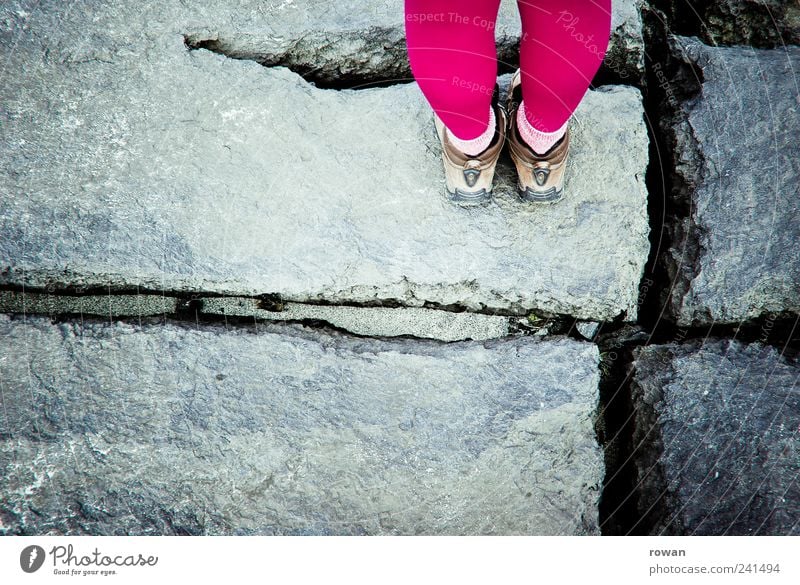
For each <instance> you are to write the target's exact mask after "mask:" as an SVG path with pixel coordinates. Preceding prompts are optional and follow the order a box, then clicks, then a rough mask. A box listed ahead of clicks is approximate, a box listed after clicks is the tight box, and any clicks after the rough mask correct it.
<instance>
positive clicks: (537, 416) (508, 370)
mask: <svg viewBox="0 0 800 585" xmlns="http://www.w3.org/2000/svg"><path fill="white" fill-rule="evenodd" d="M597 365H598V352H597V348H596V347H595V346H594V345H592V344H589V343H582V342H577V341H574V340H570V339H566V338H557V339H551V340H548V341H538V342H537V341H534V340H532V338H530V337H518V338H514V339H511V340H505V341H495V342H483V343H478V342H461V343H451V344H443V343H438V342H423V341H408V340H404V341H399V340H394V341H378V340H374V339H373V340H363V339H358V338H350V337H346V336H341V335H338V334H325V333H322V332H320V331H316V332H309V331H307V330H305V329H303V328H302V327H299V326H292V327H279V326H276V325H268V326H263V327H259V328H258V331H253V330H246V329H236V328H233V329H229V330H226V328H224V327H223V326H220V327H218V328H212V327H194V326H192V327H181V326H178V325H170V324H168V325H164V326H155V327H154V326H149V325H144V326H143V327H138V326H132V325H127V324H123V323H115V324H108V323H106V324H89V323H87V324H85V325H84V326H80V325H77V324H60V325H51V324H50V322H49V320H47V319H42V318H30V317H29V318H28V319H27V320H23V319H22V318H17V319H10V318H9V317H7V316H0V380H2V394H0V398H2V407H1V408H0V411H2V412H3V413H4V414H3V416H0V493H2V494H3V497H2V498H1V499H0V533H3V534H181V533H188V534H597V533H599V529H598V516H597V505H598V498H599V493H600V492H599V489H600V484H601V482H602V478H603V456H602V452H601V450H600V448H599V446H598V445H597V443H596V439H595V434H594V429H593V417H594V412H595V408H596V406H597V399H598V390H597V384H598V370H597Z"/></svg>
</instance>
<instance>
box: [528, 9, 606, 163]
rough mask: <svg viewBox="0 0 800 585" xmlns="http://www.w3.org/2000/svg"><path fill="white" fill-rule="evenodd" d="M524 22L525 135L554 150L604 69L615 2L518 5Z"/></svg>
mask: <svg viewBox="0 0 800 585" xmlns="http://www.w3.org/2000/svg"><path fill="white" fill-rule="evenodd" d="M517 4H518V7H519V11H520V18H521V20H522V38H521V41H520V68H521V70H522V80H521V82H522V97H523V101H522V104H521V105H520V107H519V109H518V111H517V115H518V118H517V124H518V126H519V131H520V135H521V136H522V137H523V139H524V140H525V141H526V142H527V143H528V144H530V145H531V147H532V148H533V149H534V150H535V151H536V152H538V153H540V154H541V153H544V152H545V151H547V150H548V149H549V148H550V147H552V146H553V145H554V144H555V143H556V142H558V140H559V139H561V138H562V137H563V135H564V134H565V132H566V126H567V122H568V120H569V118H570V116H571V115H572V114H573V112H574V111H575V109H576V108H577V107H578V104H579V103H580V102H581V100H582V99H583V97H584V95H585V94H586V91H587V90H588V89H589V85H590V84H591V81H592V78H593V77H594V75H595V73H597V70H598V69H599V68H600V65H601V63H602V62H603V58H604V56H605V53H606V50H607V48H608V41H609V37H610V34H611V0H518V2H517Z"/></svg>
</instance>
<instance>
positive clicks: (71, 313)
mask: <svg viewBox="0 0 800 585" xmlns="http://www.w3.org/2000/svg"><path fill="white" fill-rule="evenodd" d="M0 313H18V314H22V315H25V314H40V315H50V316H52V317H54V318H56V319H70V318H78V317H79V318H81V319H83V317H84V316H87V317H88V316H93V317H97V316H100V317H103V318H106V319H131V318H132V319H136V318H142V317H148V316H162V317H165V318H176V317H177V318H181V317H183V318H187V317H188V318H190V319H192V320H197V319H200V318H202V319H204V320H206V319H208V318H215V317H216V318H218V319H219V320H222V319H225V320H227V319H231V318H239V319H242V318H246V319H247V321H248V323H249V324H252V323H254V322H260V321H302V322H314V323H318V322H321V321H322V322H325V323H327V324H329V325H332V326H334V327H336V328H339V329H344V330H346V331H348V332H350V333H355V334H357V335H374V336H380V337H396V336H413V337H422V338H429V339H438V340H440V341H459V340H463V339H495V338H499V337H504V336H506V335H508V334H509V333H510V332H511V331H512V330H513V328H514V327H518V326H523V327H526V328H527V329H528V330H529V331H531V332H533V333H534V334H537V335H544V334H546V333H547V331H548V329H547V327H546V325H545V324H542V325H541V326H539V327H536V323H531V322H530V321H529V320H528V319H527V318H525V317H505V316H501V315H483V314H480V313H471V312H468V311H462V312H455V311H442V310H436V309H422V308H405V307H397V308H389V307H349V306H343V305H313V304H305V303H274V304H273V305H271V306H270V304H269V303H265V302H263V301H262V300H260V299H252V298H242V297H204V296H202V295H193V298H189V299H187V298H179V297H170V296H167V295H158V294H148V295H122V294H114V295H102V296H101V295H80V296H69V295H60V294H59V295H51V294H46V293H30V292H25V293H19V292H11V291H0Z"/></svg>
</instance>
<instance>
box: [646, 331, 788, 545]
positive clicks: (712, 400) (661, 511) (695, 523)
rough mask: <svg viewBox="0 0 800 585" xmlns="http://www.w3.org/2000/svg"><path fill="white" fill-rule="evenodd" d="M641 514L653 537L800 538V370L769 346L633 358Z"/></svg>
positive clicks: (675, 350)
mask: <svg viewBox="0 0 800 585" xmlns="http://www.w3.org/2000/svg"><path fill="white" fill-rule="evenodd" d="M634 356H635V362H634V375H633V381H632V394H633V399H634V408H635V412H636V431H635V433H634V437H633V444H634V445H636V446H637V448H636V451H635V458H636V468H637V472H638V477H637V478H636V480H637V485H638V494H637V495H638V509H639V514H640V519H641V522H642V525H643V526H648V525H649V526H651V527H652V533H653V534H697V535H723V534H728V535H757V534H770V535H795V536H796V535H800V523H798V518H800V481H798V479H800V464H799V463H798V462H800V441H798V436H799V435H800V387H798V381H799V380H800V367H799V366H798V363H797V361H796V359H794V358H792V359H789V358H787V357H784V356H781V355H780V353H779V352H778V351H777V350H776V349H775V348H773V347H770V346H764V345H761V344H760V343H753V344H750V345H745V344H742V343H740V342H737V341H732V340H711V341H708V342H706V343H705V344H702V343H700V342H692V343H687V344H685V345H676V344H671V345H662V346H648V347H644V348H640V349H638V350H637V351H635V353H634Z"/></svg>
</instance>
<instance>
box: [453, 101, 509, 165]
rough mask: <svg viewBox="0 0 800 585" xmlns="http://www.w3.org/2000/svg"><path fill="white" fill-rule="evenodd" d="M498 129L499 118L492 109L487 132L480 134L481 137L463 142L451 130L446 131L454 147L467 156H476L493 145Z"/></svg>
mask: <svg viewBox="0 0 800 585" xmlns="http://www.w3.org/2000/svg"><path fill="white" fill-rule="evenodd" d="M496 127H497V117H496V116H495V113H494V108H492V107H490V108H489V123H488V125H487V127H486V130H484V131H483V132H482V133H481V134H480V136H477V137H475V138H471V139H468V140H462V139H461V138H458V137H457V136H456V135H455V134H453V133H452V132H451V131H450V130H446V132H447V137H448V139H449V141H450V143H451V144H452V145H453V146H455V147H456V148H457V149H458V150H460V151H461V152H463V153H464V154H466V155H467V156H475V155H477V154H480V153H481V152H483V151H484V150H486V149H487V148H488V147H489V145H490V144H491V143H492V138H494V134H495V129H496Z"/></svg>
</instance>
